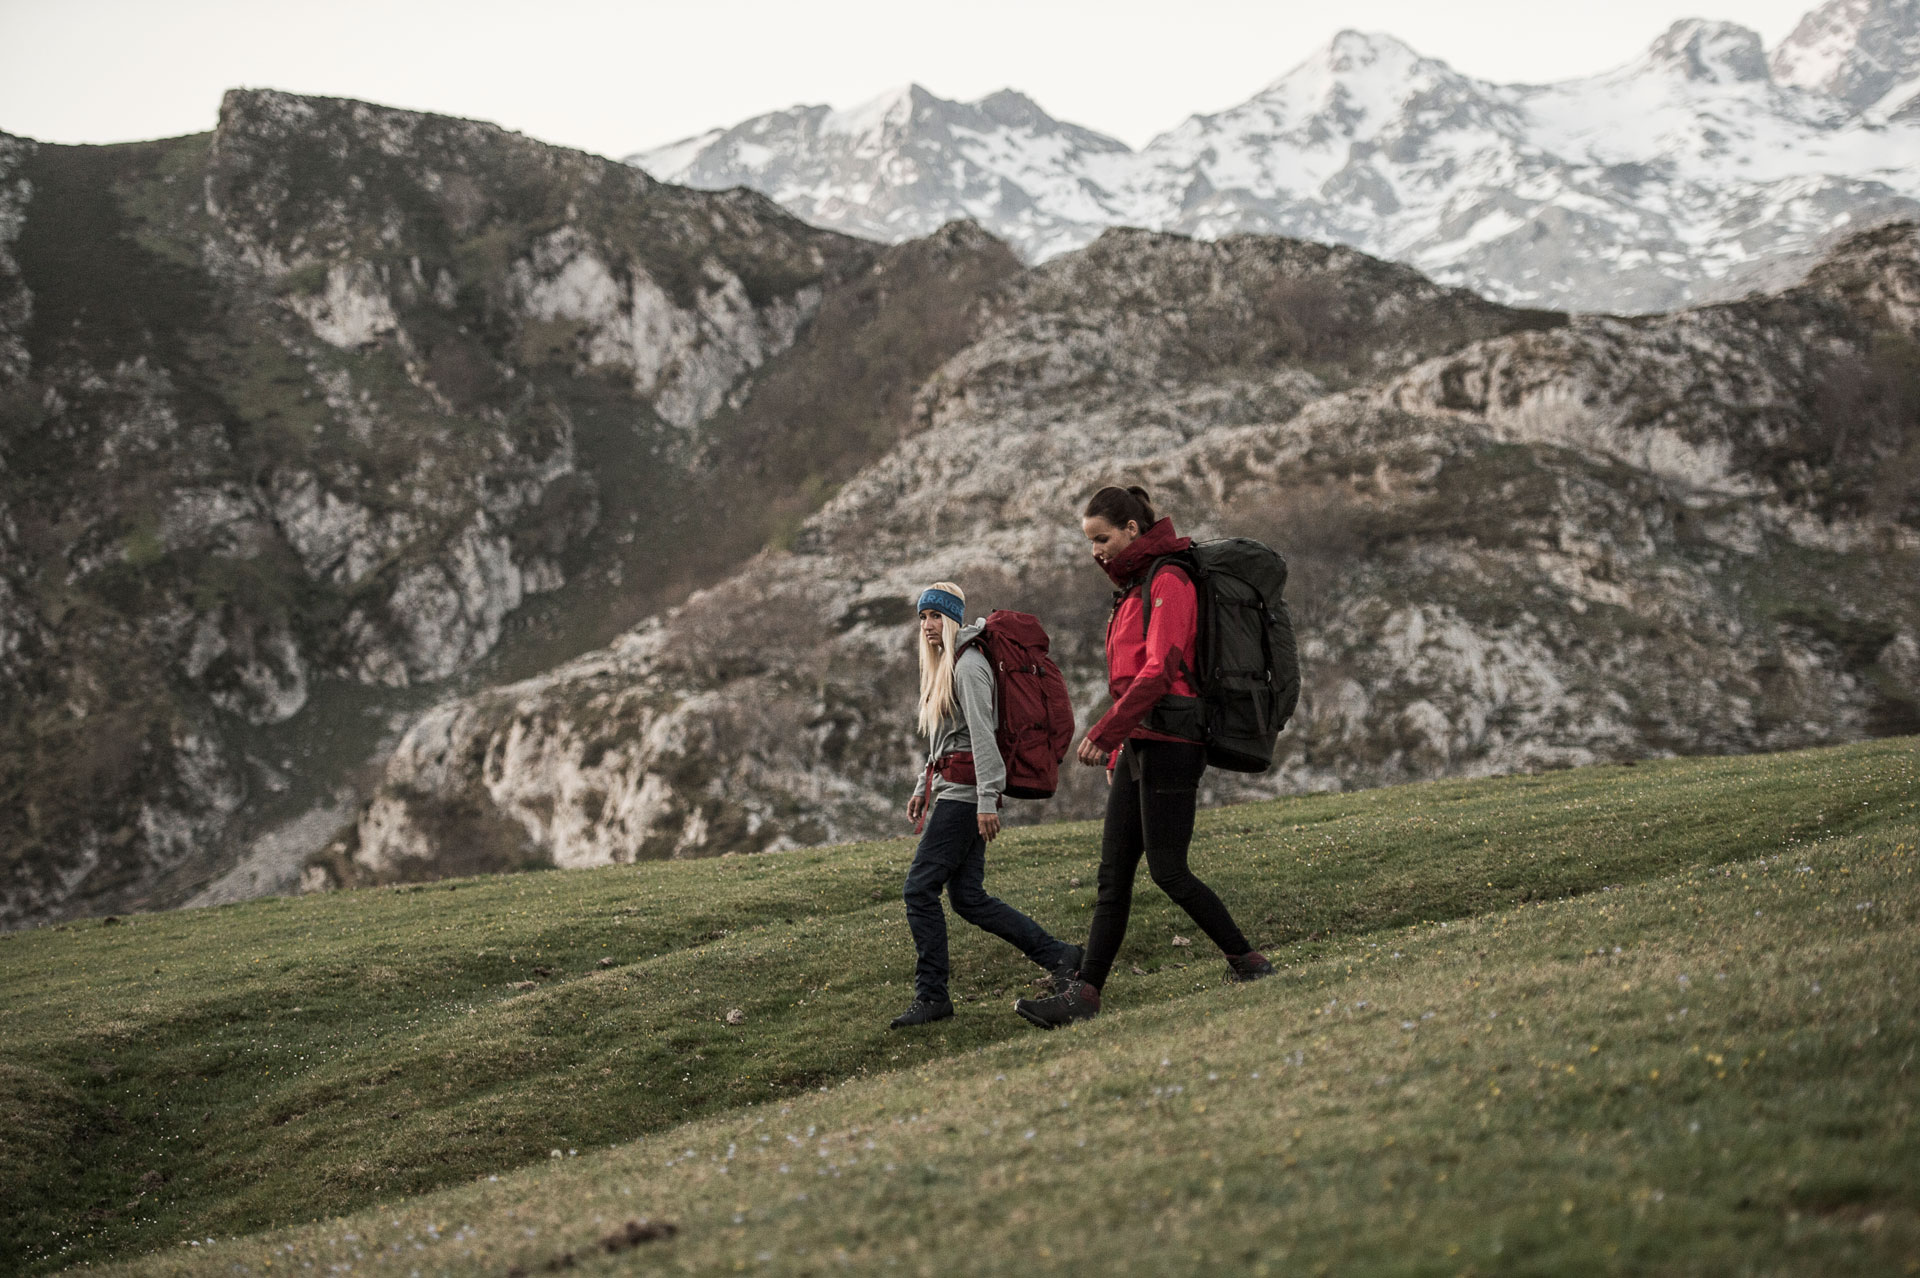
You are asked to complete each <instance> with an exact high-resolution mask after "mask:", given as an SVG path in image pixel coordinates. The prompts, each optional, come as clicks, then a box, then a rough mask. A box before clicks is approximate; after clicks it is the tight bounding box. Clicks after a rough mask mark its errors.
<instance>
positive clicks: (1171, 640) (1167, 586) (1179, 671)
mask: <svg viewBox="0 0 1920 1278" xmlns="http://www.w3.org/2000/svg"><path fill="white" fill-rule="evenodd" d="M1192 544H1193V543H1192V541H1190V540H1188V539H1187V538H1185V537H1180V536H1176V535H1175V534H1174V531H1173V521H1172V520H1170V519H1162V520H1161V521H1160V522H1158V523H1156V524H1155V525H1154V526H1153V527H1151V528H1149V529H1147V531H1146V532H1144V533H1142V534H1140V536H1139V537H1138V538H1136V539H1135V540H1134V542H1133V544H1132V545H1130V546H1128V547H1127V548H1126V549H1125V550H1123V551H1121V552H1120V554H1118V555H1117V556H1115V557H1114V559H1113V560H1112V562H1110V563H1108V564H1107V565H1106V570H1107V575H1108V576H1109V577H1111V578H1112V579H1113V582H1114V584H1115V585H1117V586H1120V587H1121V588H1122V589H1123V590H1124V591H1125V593H1124V594H1123V595H1122V596H1121V598H1120V603H1119V606H1118V607H1116V608H1115V609H1114V612H1113V617H1112V619H1111V620H1110V621H1108V623H1107V691H1108V692H1110V693H1112V694H1113V708H1112V709H1110V710H1108V711H1107V713H1106V715H1105V716H1104V717H1102V718H1101V720H1100V722H1098V723H1096V724H1094V725H1093V730H1092V731H1090V732H1089V733H1088V734H1087V736H1088V737H1090V738H1091V739H1092V741H1093V744H1094V745H1095V746H1097V747H1099V748H1100V749H1102V750H1106V751H1108V752H1109V753H1111V752H1112V751H1114V750H1117V749H1119V748H1120V745H1121V743H1122V742H1124V741H1126V740H1128V739H1129V738H1137V739H1144V740H1150V741H1178V740H1181V738H1179V737H1173V736H1169V735H1167V734H1166V733H1164V732H1155V731H1154V730H1153V729H1151V728H1143V727H1141V726H1140V722H1141V720H1143V719H1145V718H1146V717H1147V712H1148V711H1150V710H1152V709H1153V705H1154V702H1156V701H1158V700H1160V698H1162V697H1164V696H1166V695H1168V694H1169V693H1171V694H1173V695H1176V696H1183V697H1191V696H1193V695H1195V689H1194V687H1193V684H1192V683H1191V682H1190V681H1189V679H1188V677H1187V672H1188V671H1190V670H1191V669H1192V668H1193V664H1194V639H1195V635H1196V628H1197V626H1198V622H1199V601H1198V600H1197V598H1196V597H1195V594H1194V589H1193V582H1192V581H1191V580H1189V579H1188V577H1187V574H1186V573H1185V572H1184V571H1182V570H1181V569H1180V568H1178V567H1176V566H1172V565H1169V566H1168V567H1165V568H1162V569H1161V570H1160V571H1159V572H1158V573H1156V574H1154V578H1153V610H1152V612H1151V613H1149V614H1148V625H1147V629H1146V633H1145V634H1144V635H1143V634H1142V633H1141V628H1140V613H1141V610H1142V608H1143V607H1144V602H1143V601H1142V599H1141V597H1140V587H1141V585H1142V584H1143V580H1144V578H1145V576H1146V572H1147V569H1148V568H1149V567H1151V566H1152V564H1153V561H1154V560H1156V559H1158V558H1160V557H1161V556H1162V555H1170V554H1173V553H1174V552H1176V551H1181V550H1185V549H1186V548H1187V547H1189V546H1191V545H1192Z"/></svg>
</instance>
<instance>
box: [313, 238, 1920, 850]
mask: <svg viewBox="0 0 1920 1278" xmlns="http://www.w3.org/2000/svg"><path fill="white" fill-rule="evenodd" d="M1917 269H1920V229H1916V228H1915V227H1914V226H1912V225H1910V224H1909V225H1905V226H1897V227H1890V228H1884V229H1882V230H1879V231H1876V232H1872V233H1868V234H1866V235H1863V236H1860V237H1857V238H1856V239H1854V240H1852V241H1850V242H1848V243H1847V244H1846V245H1844V246H1843V247H1842V248H1840V249H1839V250H1838V251H1837V252H1836V253H1835V254H1834V255H1832V256H1831V257H1830V258H1829V259H1828V260H1827V261H1826V262H1825V263H1824V264H1823V265H1822V266H1821V267H1820V268H1819V269H1818V270H1817V271H1815V272H1814V274H1813V276H1812V279H1811V280H1810V282H1809V283H1808V284H1807V285H1805V286H1803V287H1800V288H1797V289H1794V290H1791V291H1788V292H1785V293H1781V294H1779V295H1776V296H1772V297H1767V298H1759V299H1754V300H1750V301H1746V302H1741V303H1734V304H1728V305H1723V306H1716V307H1708V308H1702V309H1697V310H1691V311H1682V312H1678V313H1675V314H1671V315H1664V316H1650V317H1642V318H1637V319H1618V318H1606V317H1574V318H1569V317H1566V316H1562V315H1555V314H1551V313H1544V312H1528V311H1514V310H1509V309H1506V308H1503V307H1499V306H1495V305H1493V304H1491V303H1488V302H1485V301H1483V300H1482V299H1479V298H1477V297H1474V296H1473V295H1471V294H1467V293H1463V292H1459V291H1456V290H1450V289H1445V288H1442V287H1439V286H1437V285H1434V284H1432V283H1431V282H1429V281H1427V280H1425V279H1422V278H1421V277H1419V276H1417V275H1415V274H1413V273H1412V272H1410V271H1407V270H1406V269H1404V268H1400V267H1394V266H1389V265H1387V264H1385V263H1381V262H1378V261H1375V260H1373V259H1370V258H1367V257H1364V256H1362V255H1360V254H1357V253H1354V252H1351V251H1350V250H1344V249H1332V248H1326V247H1322V246H1314V245H1306V244H1300V243H1296V242H1292V241H1285V240H1276V239H1260V238H1254V237H1230V238H1227V239H1224V240H1221V241H1218V242H1214V243H1205V242H1196V241H1192V240H1187V239H1184V238H1181V237H1177V236H1168V235H1153V234H1148V233H1145V232H1121V231H1114V232H1108V233H1107V234H1105V235H1104V236H1102V237H1101V238H1100V239H1099V240H1098V241H1096V242H1095V243H1094V244H1093V245H1091V246H1089V247H1088V248H1087V249H1084V250H1082V251H1080V252H1078V253H1073V254H1068V255H1065V256H1063V257H1060V258H1057V259H1055V260H1053V261H1051V262H1049V263H1047V264H1046V265H1044V266H1042V267H1040V268H1037V269H1035V270H1033V271H1031V272H1029V273H1027V274H1026V275H1024V276H1022V277H1020V278H1019V279H1018V280H1017V281H1014V282H1013V283H1011V284H1010V285H1009V286H1008V287H1007V288H1006V289H1005V290H1004V291H1003V293H1002V295H1001V301H1000V304H999V307H998V309H997V311H996V317H995V319H994V321H993V323H992V324H991V325H990V326H989V327H988V329H987V330H986V331H985V332H984V333H983V334H982V335H981V337H980V338H979V339H978V340H977V341H975V342H974V343H973V344H972V345H970V346H969V347H967V348H966V349H965V350H963V351H961V352H959V353H958V354H957V355H955V356H954V357H953V358H952V359H950V360H948V361H947V362H946V363H945V364H944V365H943V366H942V367H941V368H940V369H939V370H938V372H937V373H935V374H934V375H933V376H932V377H931V378H930V379H928V380H927V382H926V383H925V384H924V385H923V386H922V388H921V391H920V394H919V396H918V399H917V402H916V405H915V415H916V420H918V421H919V422H920V423H921V424H922V429H920V430H919V431H918V432H917V433H915V434H913V435H911V436H910V437H908V438H905V439H903V440H902V441H901V442H900V443H899V444H898V445H897V446H896V447H894V448H893V449H892V450H891V451H890V452H888V453H887V454H886V455H885V456H883V457H881V458H880V459H878V460H877V461H875V462H874V463H873V464H871V465H869V466H868V467H866V468H865V469H864V470H862V471H861V472H859V473H858V474H857V475H855V476H854V477H853V478H852V479H851V480H850V481H849V482H848V483H846V484H845V485H844V486H843V487H842V488H841V489H840V491H839V492H838V493H837V494H836V495H835V497H834V498H833V499H832V500H831V501H829V502H828V503H827V504H826V505H825V506H824V507H823V508H822V509H821V510H820V511H819V512H818V513H817V514H815V515H814V516H812V517H811V518H810V519H808V520H807V521H806V522H805V524H804V525H803V526H802V527H801V529H800V531H799V533H798V534H797V535H796V536H795V537H794V538H793V540H792V546H791V549H790V550H786V551H777V552H775V551H770V552H767V553H765V554H763V555H761V556H760V557H758V558H756V559H755V560H753V561H752V562H751V563H750V564H748V565H747V566H746V567H745V568H744V569H743V570H742V571H741V572H739V573H738V574H737V575H735V576H734V577H732V578H731V579H729V580H727V581H725V582H723V583H721V584H719V585H717V586H714V587H712V588H710V589H708V590H706V591H703V592H700V593H698V594H696V595H694V596H693V597H692V598H691V599H689V600H688V601H687V602H686V604H684V605H683V606H681V607H680V608H678V609H676V610H674V611H673V612H671V613H669V614H668V615H666V616H665V617H663V618H660V619H657V620H655V621H652V622H649V623H648V624H647V625H645V626H643V627H641V628H639V629H637V630H635V631H633V632H631V633H630V634H628V635H627V636H625V637H624V638H622V639H621V640H619V641H618V642H616V643H614V644H612V645H610V646H608V647H607V648H605V649H603V650H601V651H599V652H597V653H593V654H590V655H588V656H584V657H582V658H580V659H578V660H577V661H575V662H573V663H571V664H567V665H563V666H561V667H559V668H557V669H555V670H553V671H550V672H548V673H546V674H544V675H541V676H539V677H538V678H535V679H531V680H528V681H526V682H523V683H519V684H515V685H513V686H510V687H505V688H499V689H494V690H489V691H486V692H482V693H478V694H476V695H473V696H470V697H466V698H460V699H456V700H452V701H449V702H446V703H444V704H442V705H441V706H440V707H438V708H437V709H436V710H434V711H433V712H432V713H431V714H429V715H427V716H426V717H424V718H423V719H422V720H420V721H419V723H417V724H416V725H415V726H414V727H413V728H412V729H411V730H410V731H409V732H408V733H407V734H406V735H405V736H404V737H403V739H402V740H401V741H400V743H399V745H398V747H397V749H396V751H395V753H394V756H393V760H392V763H391V765H390V766H389V769H388V772H387V775H386V778H385V781H384V783H383V784H382V786H381V787H380V789H379V792H378V794H377V797H376V798H375V799H374V801H373V802H372V803H371V805H370V806H369V807H368V808H366V809H365V811H364V813H363V815H362V817H361V820H360V822H359V824H358V827H357V829H356V831H355V832H354V834H353V836H352V837H351V838H348V839H345V840H343V841H341V842H340V843H339V844H337V845H336V846H335V847H334V849H333V850H332V852H331V856H330V859H329V860H328V861H327V863H326V865H327V869H326V873H327V874H328V875H330V876H332V877H333V878H334V879H336V880H338V881H363V880H380V879H388V878H401V877H422V876H431V875H432V874H435V873H442V872H448V868H447V867H448V865H449V862H448V858H449V856H451V857H454V858H456V862H455V863H457V859H458V858H459V857H460V856H461V855H462V853H460V852H459V851H458V849H462V848H469V847H473V846H476V845H483V844H484V845H490V846H495V847H499V848H507V849H511V850H512V855H514V856H518V857H520V858H523V859H525V860H530V861H535V862H552V863H554V864H562V865H579V864H594V863H605V862H609V861H624V860H628V859H631V858H635V857H658V856H686V855H711V854H714V853H719V852H728V851H754V850H764V849H776V848H782V847H789V846H793V845H795V844H809V843H818V842H822V841H827V840H834V839H842V838H854V837H872V836H883V835H889V834H897V833H903V832H904V826H903V824H902V811H903V807H904V803H905V800H906V797H907V794H908V792H909V790H910V787H911V785H912V782H913V779H914V777H915V776H916V775H917V768H918V759H919V755H920V751H921V750H922V748H923V746H922V744H921V743H919V742H917V741H916V740H915V739H914V737H913V735H912V731H911V722H912V713H911V703H912V697H913V692H914V688H915V675H914V668H913V656H912V651H913V650H912V644H911V632H910V623H911V617H912V599H913V598H914V595H915V593H916V592H917V591H918V590H919V589H920V588H921V587H922V586H924V585H925V584H926V583H927V582H928V581H931V580H935V579H939V578H951V579H953V580H955V581H957V582H959V583H961V584H962V586H963V587H965V588H966V590H967V592H968V597H969V598H968V607H969V612H970V613H971V614H975V615H978V614H983V613H985V612H986V611H987V610H989V609H991V608H994V607H1014V608H1021V609H1024V610H1028V611H1034V612H1037V613H1038V614H1039V615H1040V616H1041V617H1042V619H1043V620H1044V621H1045V623H1046V624H1047V626H1048V627H1049V629H1050V631H1051V633H1052V635H1053V638H1054V651H1055V654H1056V656H1058V657H1059V659H1060V660H1061V662H1062V665H1063V667H1064V669H1065V672H1066V674H1067V677H1068V682H1069V686H1070V687H1071V688H1072V689H1073V690H1074V695H1075V700H1076V707H1077V710H1078V712H1079V720H1080V727H1081V729H1082V730H1084V729H1085V728H1086V727H1087V726H1089V725H1090V724H1091V722H1092V721H1093V719H1094V718H1095V717H1097V715H1098V714H1099V713H1101V712H1102V710H1103V709H1104V706H1105V703H1106V697H1105V688H1104V686H1103V683H1104V674H1103V669H1104V667H1103V664H1102V656H1101V644H1102V634H1103V630H1104V624H1105V620H1106V616H1107V608H1108V598H1109V586H1108V584H1107V582H1106V580H1105V578H1104V577H1103V576H1102V575H1101V574H1100V573H1099V572H1098V570H1097V569H1096V568H1095V567H1094V566H1093V565H1092V563H1091V562H1090V560H1089V559H1088V557H1087V555H1086V553H1085V550H1084V545H1083V543H1082V540H1081V538H1080V535H1079V531H1078V526H1077V525H1078V518H1077V516H1078V511H1079V509H1080V507H1081V504H1082V503H1083V502H1084V501H1085V498H1086V495H1087V494H1088V493H1089V492H1090V491H1092V490H1093V489H1094V488H1096V487H1098V486H1099V485H1101V484H1103V483H1107V482H1114V481H1122V482H1127V481H1134V480H1138V481H1142V482H1144V483H1145V484H1146V485H1147V486H1148V487H1149V488H1150V489H1151V490H1152V491H1153V493H1154V495H1155V497H1156V500H1157V501H1158V502H1159V503H1160V506H1161V509H1162V510H1163V511H1164V512H1166V513H1170V514H1171V515H1172V516H1173V517H1174V519H1175V521H1176V523H1177V524H1178V526H1179V527H1180V528H1181V529H1182V530H1183V531H1186V532H1189V533H1192V534H1195V535H1198V536H1210V535H1222V534H1240V535H1251V536H1256V537H1260V538H1263V539H1265V540H1268V541H1269V542H1270V543H1271V544H1273V545H1274V546H1276V547H1277V548H1279V549H1280V550H1281V551H1282V552H1283V553H1284V554H1286V555H1287V556H1288V558H1289V560H1290V562H1291V565H1292V568H1293V577H1292V583H1291V586H1290V599H1291V604H1292V608H1293V611H1294V616H1295V622H1296V627H1297V629H1298V632H1299V635H1300V638H1301V642H1302V648H1301V652H1302V660H1303V664H1304V666H1305V691H1304V695H1303V698H1302V702H1301V708H1300V712H1299V714H1298V716H1297V717H1296V719H1295V721H1294V723H1293V724H1292V726H1290V727H1289V728H1288V730H1287V732H1286V734H1285V735H1284V736H1283V737H1282V738H1281V745H1282V750H1281V755H1280V758H1279V762H1278V765H1277V766H1276V768H1275V769H1274V771H1273V772H1271V773H1269V774H1267V775H1265V776H1261V777H1253V778H1247V777H1236V776H1229V775H1223V774H1218V773H1209V774H1208V780H1207V786H1208V798H1209V799H1216V800H1217V799H1223V798H1232V797H1246V796H1252V795H1274V794H1286V793H1293V792H1299V791H1301V790H1313V789H1335V788H1343V787H1351V786H1363V785H1375V784H1381V783H1387V782H1396V781H1405V780H1415V779H1422V778H1431V777H1439V776H1459V775H1483V774H1491V773H1500V772H1512V771H1518V770H1530V769H1539V768H1551V767H1563V766H1569V765H1578V764H1585V763H1593V762H1598V761H1606V760H1627V759H1634V758H1638V757H1644V756H1653V755H1661V754H1668V753H1680V752H1689V753H1691V752H1739V751H1750V750H1764V749H1779V748H1786V747H1791V746H1799V745H1807V744H1813V743H1819V742H1828V741H1841V740H1850V739H1857V738H1859V737H1862V736H1866V735H1873V734H1884V733H1892V732H1913V731H1916V730H1920V683H1916V681H1915V671H1916V662H1915V660H1914V655H1913V654H1914V653H1915V652H1916V651H1920V647H1916V644H1917V643H1920V598H1916V596H1915V594H1914V592H1913V591H1912V589H1911V583H1912V581H1913V580H1914V579H1915V577H1914V571H1915V567H1916V564H1917V563H1920V558H1917V557H1920V435H1916V433H1915V432H1916V430H1920V325H1917V324H1916V322H1915V320H1916V313H1915V310H1914V308H1913V300H1914V297H1915V279H1916V277H1915V272H1916V270H1917ZM1101 791H1102V787H1101V786H1100V785H1099V783H1098V781H1097V779H1093V778H1092V776H1091V774H1090V773H1088V772H1087V771H1086V770H1084V769H1071V770H1070V774H1069V776H1068V777H1067V784H1066V785H1065V786H1064V787H1063V789H1062V791H1061V793H1060V794H1059V795H1058V796H1056V797H1055V798H1054V799H1053V800H1051V801H1049V802H1047V803H1045V804H1010V805H1009V810H1010V815H1012V816H1013V817H1014V818H1015V819H1020V820H1026V819H1034V818H1037V817H1040V816H1043V815H1044V816H1067V815H1077V816H1083V815H1092V814H1093V813H1094V812H1096V811H1097V810H1098V805H1099V803H1100V801H1101V798H1102V793H1101Z"/></svg>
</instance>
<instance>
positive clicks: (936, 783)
mask: <svg viewBox="0 0 1920 1278" xmlns="http://www.w3.org/2000/svg"><path fill="white" fill-rule="evenodd" d="M986 625H987V623H986V622H984V621H976V622H974V623H973V624H972V625H971V626H967V627H965V628H963V629H962V630H961V631H960V633H959V635H957V636H956V637H955V639H954V647H955V648H959V647H961V646H962V645H964V644H965V643H966V642H967V641H968V640H970V639H974V638H977V637H978V636H979V634H980V632H981V631H982V630H984V629H986ZM953 700H954V713H953V714H951V715H948V716H947V717H946V718H945V719H942V720H941V721H940V725H939V727H937V728H935V729H934V732H933V745H932V749H931V750H930V751H929V752H928V754H927V762H928V763H931V762H933V761H934V760H935V759H938V758H940V757H941V756H942V755H948V754H968V753H971V754H972V755H973V771H974V776H975V777H976V778H977V780H978V784H977V785H955V784H954V783H953V782H951V781H949V780H947V779H946V778H945V777H942V776H939V775H938V774H936V775H935V776H934V778H933V799H932V802H934V803H938V802H940V801H941V800H942V799H955V800H958V801H960V802H962V803H971V804H973V805H974V810H975V811H977V812H995V811H998V810H999V807H1000V792H1001V791H1002V790H1004V789H1006V786H1007V764H1006V761H1005V760H1004V759H1002V758H1001V757H1000V747H999V746H998V745H997V744H995V743H994V739H993V730H994V728H995V727H997V726H998V725H999V722H1000V719H999V715H998V714H997V709H998V708H997V707H996V706H995V705H994V703H993V667H992V666H991V665H990V664H988V662H987V657H986V654H985V653H983V652H981V651H980V650H979V649H978V648H969V649H967V651H965V652H963V653H961V654H960V660H959V661H958V662H956V663H955V664H954V667H953ZM973 724H979V725H981V728H982V730H981V732H980V733H979V734H978V735H977V736H976V735H975V734H974V732H973V731H972V730H971V727H970V725H973Z"/></svg>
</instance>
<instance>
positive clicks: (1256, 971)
mask: <svg viewBox="0 0 1920 1278" xmlns="http://www.w3.org/2000/svg"><path fill="white" fill-rule="evenodd" d="M1272 975H1273V964H1271V963H1269V962H1267V956H1266V955H1264V954H1262V953H1261V952H1260V951H1259V950H1248V951H1247V952H1246V953H1245V954H1229V955H1227V979H1228V980H1229V981H1257V980H1259V979H1260V978H1261V977H1263V976H1272Z"/></svg>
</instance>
